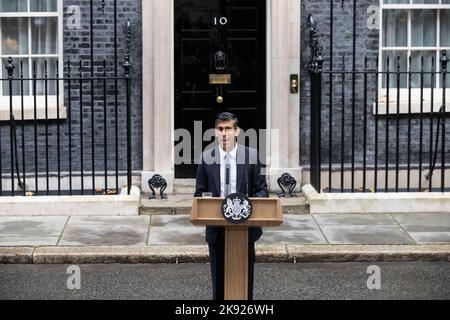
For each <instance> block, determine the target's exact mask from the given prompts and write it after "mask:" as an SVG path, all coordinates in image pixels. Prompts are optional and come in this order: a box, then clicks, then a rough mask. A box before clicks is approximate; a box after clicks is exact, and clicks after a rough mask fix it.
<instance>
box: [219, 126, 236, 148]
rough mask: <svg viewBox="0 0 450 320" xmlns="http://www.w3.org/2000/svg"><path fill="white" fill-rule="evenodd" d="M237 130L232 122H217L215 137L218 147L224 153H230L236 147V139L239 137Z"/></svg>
mask: <svg viewBox="0 0 450 320" xmlns="http://www.w3.org/2000/svg"><path fill="white" fill-rule="evenodd" d="M239 133H240V130H239V128H236V127H235V123H234V121H231V120H230V121H224V122H219V123H218V124H217V126H216V136H217V139H218V140H219V143H220V146H221V147H222V149H224V150H225V151H231V150H233V149H234V147H235V145H236V138H237V136H238V135H239Z"/></svg>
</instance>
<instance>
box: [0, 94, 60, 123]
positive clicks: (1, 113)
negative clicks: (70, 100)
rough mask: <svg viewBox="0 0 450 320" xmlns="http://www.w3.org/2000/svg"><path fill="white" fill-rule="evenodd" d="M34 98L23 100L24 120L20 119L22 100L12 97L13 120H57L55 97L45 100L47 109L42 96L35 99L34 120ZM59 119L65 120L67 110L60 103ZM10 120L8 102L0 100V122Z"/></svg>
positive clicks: (5, 98) (4, 99) (3, 99)
mask: <svg viewBox="0 0 450 320" xmlns="http://www.w3.org/2000/svg"><path fill="white" fill-rule="evenodd" d="M34 105H35V104H34V98H33V97H25V98H24V100H23V112H24V119H22V100H21V99H20V97H13V112H14V118H15V120H26V121H28V120H35V119H36V120H45V119H48V120H57V119H58V114H57V110H58V102H57V100H56V96H49V97H48V98H47V108H46V101H45V97H44V96H38V97H36V118H35V116H34V112H35V107H34ZM46 109H47V117H45V113H46ZM59 119H60V120H65V119H67V108H66V107H65V106H64V104H63V103H62V102H60V104H59ZM9 120H10V102H9V99H8V98H7V97H1V98H0V121H9Z"/></svg>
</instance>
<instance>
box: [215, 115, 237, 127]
mask: <svg viewBox="0 0 450 320" xmlns="http://www.w3.org/2000/svg"><path fill="white" fill-rule="evenodd" d="M226 121H233V122H234V127H235V128H239V119H238V118H237V117H236V116H235V115H234V114H232V113H231V112H222V113H220V114H218V115H217V117H216V127H217V125H218V124H219V123H220V122H226Z"/></svg>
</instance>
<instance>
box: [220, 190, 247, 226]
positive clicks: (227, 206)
mask: <svg viewBox="0 0 450 320" xmlns="http://www.w3.org/2000/svg"><path fill="white" fill-rule="evenodd" d="M222 213H223V216H224V217H225V219H227V221H229V222H231V223H234V224H240V223H244V222H246V221H247V220H248V219H249V218H250V216H251V214H252V204H251V202H250V199H249V198H248V197H247V196H245V195H243V194H239V193H234V194H231V195H229V196H228V197H226V198H225V200H224V201H223V204H222Z"/></svg>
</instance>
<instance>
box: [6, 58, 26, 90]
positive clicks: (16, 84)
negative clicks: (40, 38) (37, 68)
mask: <svg viewBox="0 0 450 320" xmlns="http://www.w3.org/2000/svg"><path fill="white" fill-rule="evenodd" d="M6 60H7V59H6V58H4V59H2V66H3V67H2V69H3V76H2V78H3V79H7V78H8V72H7V70H6V68H5V66H6V64H7V63H8V62H7V61H6ZM21 61H22V63H23V78H24V79H26V78H28V59H14V60H13V64H14V66H15V69H14V74H13V76H14V79H20V78H19V77H20V62H21ZM2 87H3V96H9V82H8V81H3V84H2ZM12 89H13V90H12V94H13V95H15V96H18V95H20V81H13V86H12ZM29 93H30V92H29V83H28V81H25V80H24V81H23V94H24V95H28V94H29Z"/></svg>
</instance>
